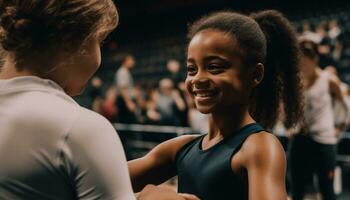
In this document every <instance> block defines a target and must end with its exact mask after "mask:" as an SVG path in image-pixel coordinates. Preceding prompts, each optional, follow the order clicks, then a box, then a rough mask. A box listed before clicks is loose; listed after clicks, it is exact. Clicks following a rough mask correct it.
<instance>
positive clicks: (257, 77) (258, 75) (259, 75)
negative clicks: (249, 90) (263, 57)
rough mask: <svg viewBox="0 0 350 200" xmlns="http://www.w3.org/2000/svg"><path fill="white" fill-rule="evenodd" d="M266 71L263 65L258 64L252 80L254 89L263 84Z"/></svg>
mask: <svg viewBox="0 0 350 200" xmlns="http://www.w3.org/2000/svg"><path fill="white" fill-rule="evenodd" d="M264 71H265V67H264V65H263V64H262V63H258V64H256V65H255V68H254V69H253V71H252V79H251V84H252V86H253V87H256V86H257V85H259V84H260V83H261V81H262V80H263V79H264Z"/></svg>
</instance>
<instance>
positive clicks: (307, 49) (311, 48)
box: [299, 40, 319, 61]
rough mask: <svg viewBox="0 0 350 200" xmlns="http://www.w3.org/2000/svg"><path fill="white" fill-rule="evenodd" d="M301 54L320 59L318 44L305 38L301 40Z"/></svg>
mask: <svg viewBox="0 0 350 200" xmlns="http://www.w3.org/2000/svg"><path fill="white" fill-rule="evenodd" d="M299 46H300V51H301V54H302V55H304V56H306V57H308V58H310V59H312V60H317V61H318V59H319V54H318V46H317V44H316V43H314V42H313V41H311V40H303V41H300V42H299Z"/></svg>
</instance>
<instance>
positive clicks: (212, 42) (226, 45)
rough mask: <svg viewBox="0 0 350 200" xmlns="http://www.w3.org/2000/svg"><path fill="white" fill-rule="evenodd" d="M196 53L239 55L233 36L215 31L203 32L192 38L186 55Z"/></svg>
mask: <svg viewBox="0 0 350 200" xmlns="http://www.w3.org/2000/svg"><path fill="white" fill-rule="evenodd" d="M198 51H205V52H213V53H224V54H235V55H237V54H239V55H240V54H241V53H240V52H241V49H240V47H239V44H238V41H237V39H236V38H235V37H234V36H233V35H231V34H229V33H224V32H222V31H219V30H215V29H207V30H203V31H201V32H199V33H197V34H196V35H195V36H194V37H193V38H192V40H191V41H190V44H189V46H188V53H189V54H191V53H197V52H198Z"/></svg>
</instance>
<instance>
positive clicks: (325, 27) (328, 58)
mask: <svg viewBox="0 0 350 200" xmlns="http://www.w3.org/2000/svg"><path fill="white" fill-rule="evenodd" d="M298 34H299V39H300V40H310V41H313V42H314V43H316V44H318V52H319V57H320V59H319V65H320V67H321V68H325V67H327V66H333V67H337V64H338V62H339V60H340V59H341V55H342V50H343V42H342V40H343V37H344V34H343V33H342V30H341V28H340V27H339V25H338V22H337V21H336V20H331V21H329V22H327V21H321V22H319V23H318V24H315V25H313V26H312V25H311V24H310V23H309V22H307V21H304V22H303V23H302V27H301V30H299V33H298Z"/></svg>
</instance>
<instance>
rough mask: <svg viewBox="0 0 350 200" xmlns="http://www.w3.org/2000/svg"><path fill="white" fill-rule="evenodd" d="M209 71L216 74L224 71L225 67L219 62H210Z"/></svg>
mask: <svg viewBox="0 0 350 200" xmlns="http://www.w3.org/2000/svg"><path fill="white" fill-rule="evenodd" d="M207 69H208V71H209V72H211V73H214V74H218V73H221V72H223V70H224V69H223V67H222V66H220V65H218V64H209V65H208V67H207Z"/></svg>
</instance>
